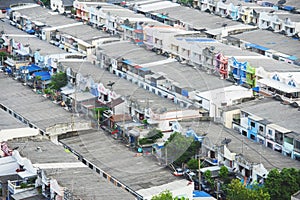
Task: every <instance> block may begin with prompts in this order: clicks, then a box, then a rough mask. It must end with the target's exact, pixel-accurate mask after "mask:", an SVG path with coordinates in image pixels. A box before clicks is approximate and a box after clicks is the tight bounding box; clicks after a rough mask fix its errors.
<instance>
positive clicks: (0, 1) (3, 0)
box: [0, 0, 36, 9]
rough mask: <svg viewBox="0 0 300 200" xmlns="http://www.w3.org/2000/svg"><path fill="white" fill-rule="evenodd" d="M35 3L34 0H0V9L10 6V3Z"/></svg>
mask: <svg viewBox="0 0 300 200" xmlns="http://www.w3.org/2000/svg"><path fill="white" fill-rule="evenodd" d="M20 4H36V2H35V1H34V0H10V1H7V0H0V9H6V8H10V6H12V5H20Z"/></svg>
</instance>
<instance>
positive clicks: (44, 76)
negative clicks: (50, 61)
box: [33, 71, 51, 81]
mask: <svg viewBox="0 0 300 200" xmlns="http://www.w3.org/2000/svg"><path fill="white" fill-rule="evenodd" d="M33 76H40V77H41V80H42V81H48V80H50V79H51V75H50V73H49V72H46V71H42V72H34V73H33Z"/></svg>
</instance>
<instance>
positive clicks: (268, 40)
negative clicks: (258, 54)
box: [232, 30, 300, 59]
mask: <svg viewBox="0 0 300 200" xmlns="http://www.w3.org/2000/svg"><path fill="white" fill-rule="evenodd" d="M232 37H235V38H238V39H240V40H243V41H245V42H249V43H253V44H257V45H260V46H263V47H266V48H269V49H272V50H275V51H278V52H280V53H284V54H287V55H291V56H296V57H297V58H298V59H300V52H299V41H298V40H295V39H292V38H291V37H287V36H284V35H281V34H278V33H274V32H272V31H267V30H253V31H248V32H244V33H241V34H237V35H233V36H232Z"/></svg>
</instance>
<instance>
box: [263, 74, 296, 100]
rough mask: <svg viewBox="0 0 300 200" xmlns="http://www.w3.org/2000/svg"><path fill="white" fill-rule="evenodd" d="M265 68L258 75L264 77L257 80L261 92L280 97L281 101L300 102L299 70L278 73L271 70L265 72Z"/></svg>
mask: <svg viewBox="0 0 300 200" xmlns="http://www.w3.org/2000/svg"><path fill="white" fill-rule="evenodd" d="M263 71H264V70H262V69H259V70H258V71H257V76H258V77H261V76H262V74H264V77H262V78H260V79H258V80H257V86H258V87H259V89H260V93H262V94H265V95H268V96H274V97H277V98H279V100H280V101H285V102H289V103H297V102H299V98H300V97H299V95H300V86H299V80H300V79H299V72H294V73H293V74H292V73H283V72H282V73H278V72H270V73H263Z"/></svg>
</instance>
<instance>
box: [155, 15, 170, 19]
mask: <svg viewBox="0 0 300 200" xmlns="http://www.w3.org/2000/svg"><path fill="white" fill-rule="evenodd" d="M156 16H157V17H160V18H162V19H167V18H169V17H168V16H167V15H162V14H157V15H156Z"/></svg>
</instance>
